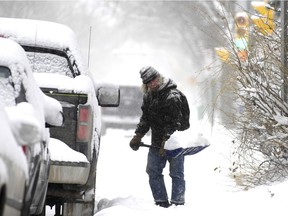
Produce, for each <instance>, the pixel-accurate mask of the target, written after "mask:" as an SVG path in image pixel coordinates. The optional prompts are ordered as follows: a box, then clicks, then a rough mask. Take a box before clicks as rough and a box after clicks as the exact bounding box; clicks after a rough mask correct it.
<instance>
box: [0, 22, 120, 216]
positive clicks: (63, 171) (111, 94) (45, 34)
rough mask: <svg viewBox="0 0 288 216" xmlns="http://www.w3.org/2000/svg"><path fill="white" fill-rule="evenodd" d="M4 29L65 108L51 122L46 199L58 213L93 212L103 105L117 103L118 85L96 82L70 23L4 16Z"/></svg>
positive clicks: (62, 215) (69, 215) (44, 86)
mask: <svg viewBox="0 0 288 216" xmlns="http://www.w3.org/2000/svg"><path fill="white" fill-rule="evenodd" d="M0 35H2V36H3V37H7V38H11V39H13V40H15V41H17V42H18V43H19V44H20V45H21V46H22V47H23V48H24V50H25V51H26V54H27V57H28V59H29V61H30V64H31V67H32V70H33V74H34V77H35V79H36V82H37V83H38V85H39V86H40V88H41V89H42V91H43V92H44V93H45V94H46V95H48V96H50V97H52V98H55V99H56V100H58V101H59V102H60V103H61V105H62V108H63V114H64V119H65V123H64V125H63V126H62V127H54V128H53V127H52V128H50V136H51V139H50V142H49V151H50V155H51V156H50V173H49V184H48V190H47V196H46V205H49V206H51V207H53V206H54V207H55V215H56V216H78V215H82V216H92V215H94V211H95V181H96V168H97V159H98V154H99V149H100V139H101V106H103V107H105V106H112V107H113V106H118V105H119V101H120V91H119V87H117V86H114V85H105V84H99V83H96V82H95V80H94V79H93V76H92V75H91V74H90V72H89V71H88V69H87V68H86V67H85V64H84V63H83V61H82V59H81V55H80V52H79V49H78V45H77V42H76V39H75V38H76V37H75V35H74V32H73V31H72V30H71V29H70V28H69V27H67V26H64V25H61V24H57V23H52V22H46V21H37V20H25V19H11V18H10V19H9V18H0Z"/></svg>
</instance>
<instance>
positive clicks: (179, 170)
mask: <svg viewBox="0 0 288 216" xmlns="http://www.w3.org/2000/svg"><path fill="white" fill-rule="evenodd" d="M167 161H168V162H169V164H170V167H169V170H170V173H169V175H170V177H171V178H172V195H171V202H173V203H177V204H184V203H185V180H184V156H183V155H182V156H179V157H176V158H170V157H167V156H164V157H161V156H160V155H159V150H158V149H154V148H150V150H149V153H148V161H147V168H146V172H147V174H148V176H149V184H150V188H151V191H152V194H153V197H154V200H155V202H166V201H168V200H169V199H168V195H167V191H166V187H165V182H164V176H163V174H162V172H163V169H164V168H165V166H166V163H167Z"/></svg>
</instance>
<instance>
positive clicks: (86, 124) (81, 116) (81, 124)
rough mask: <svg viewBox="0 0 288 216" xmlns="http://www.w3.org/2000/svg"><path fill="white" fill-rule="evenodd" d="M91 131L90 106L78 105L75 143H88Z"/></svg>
mask: <svg viewBox="0 0 288 216" xmlns="http://www.w3.org/2000/svg"><path fill="white" fill-rule="evenodd" d="M91 129H92V113H91V106H87V105H79V109H78V125H77V141H78V142H88V141H89V139H90V136H91V134H92V133H91Z"/></svg>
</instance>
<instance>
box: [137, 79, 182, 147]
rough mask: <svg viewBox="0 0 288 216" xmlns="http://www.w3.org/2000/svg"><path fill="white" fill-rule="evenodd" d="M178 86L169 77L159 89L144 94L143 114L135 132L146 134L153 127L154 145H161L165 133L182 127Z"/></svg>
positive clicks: (167, 133)
mask: <svg viewBox="0 0 288 216" xmlns="http://www.w3.org/2000/svg"><path fill="white" fill-rule="evenodd" d="M176 88H177V85H176V84H175V83H174V82H173V81H172V80H170V79H169V80H166V81H164V82H163V83H162V85H161V86H160V87H159V89H158V90H157V91H155V92H153V91H148V92H146V93H145V94H144V96H143V103H142V106H141V109H142V116H141V118H140V122H139V124H138V125H137V128H136V131H135V133H139V134H142V135H145V134H146V133H147V132H148V130H149V129H150V128H151V132H152V145H155V146H160V145H161V142H162V141H163V137H164V136H165V135H171V134H173V133H174V132H175V131H176V130H177V129H178V128H179V127H180V119H181V115H182V114H181V99H180V95H179V93H178V91H177V90H176Z"/></svg>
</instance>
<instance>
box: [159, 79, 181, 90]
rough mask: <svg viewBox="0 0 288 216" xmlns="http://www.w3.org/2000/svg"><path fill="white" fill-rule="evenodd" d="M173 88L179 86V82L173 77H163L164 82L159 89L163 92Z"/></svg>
mask: <svg viewBox="0 0 288 216" xmlns="http://www.w3.org/2000/svg"><path fill="white" fill-rule="evenodd" d="M172 88H177V84H176V83H175V82H174V81H173V80H172V79H167V78H165V77H163V81H162V84H160V87H159V88H158V90H157V91H158V92H161V91H162V90H165V89H172Z"/></svg>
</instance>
